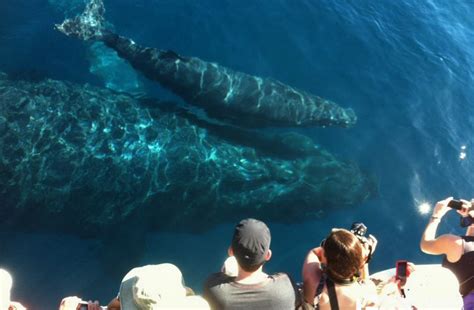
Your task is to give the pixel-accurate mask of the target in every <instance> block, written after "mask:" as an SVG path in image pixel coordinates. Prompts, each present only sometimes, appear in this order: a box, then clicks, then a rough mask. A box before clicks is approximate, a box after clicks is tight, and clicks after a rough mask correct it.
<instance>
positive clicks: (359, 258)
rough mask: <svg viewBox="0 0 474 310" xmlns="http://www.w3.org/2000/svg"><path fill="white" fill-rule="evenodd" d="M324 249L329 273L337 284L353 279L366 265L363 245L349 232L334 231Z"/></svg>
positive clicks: (326, 241)
mask: <svg viewBox="0 0 474 310" xmlns="http://www.w3.org/2000/svg"><path fill="white" fill-rule="evenodd" d="M323 248H324V255H325V256H326V260H327V264H326V265H327V266H326V267H327V273H328V275H329V276H330V277H331V278H332V280H334V281H336V282H338V281H344V280H347V279H351V278H352V277H353V276H355V275H357V273H358V271H359V269H360V268H361V267H362V266H363V264H364V257H363V248H362V244H361V242H360V241H359V239H358V238H357V237H356V236H355V235H354V234H353V233H351V232H350V231H348V230H345V229H333V231H332V232H331V233H330V234H329V236H328V237H327V238H326V240H325V241H324V245H323Z"/></svg>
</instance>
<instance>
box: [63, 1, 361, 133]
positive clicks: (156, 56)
mask: <svg viewBox="0 0 474 310" xmlns="http://www.w3.org/2000/svg"><path fill="white" fill-rule="evenodd" d="M104 12H105V9H104V5H103V3H102V0H91V1H90V2H89V3H88V4H87V6H86V9H85V11H84V12H83V13H82V14H80V15H78V16H76V17H75V18H72V19H66V20H65V21H64V22H63V23H62V24H60V25H56V28H57V29H58V30H60V31H61V32H63V33H65V34H66V35H68V36H74V37H78V38H80V39H83V40H95V41H102V42H104V43H105V44H106V45H107V46H108V47H110V48H112V49H113V50H115V51H116V52H117V54H118V55H119V56H120V57H122V58H124V59H125V60H127V61H128V62H129V63H130V64H131V65H132V66H133V68H135V69H136V70H138V71H140V72H142V73H143V75H144V76H146V77H147V78H148V79H151V80H154V81H157V82H159V83H160V84H161V85H162V86H164V87H165V88H167V89H169V90H171V91H172V92H174V93H175V94H176V95H178V96H179V97H181V98H182V99H184V100H185V101H186V102H187V103H189V104H192V105H195V106H198V107H200V108H202V109H203V110H204V111H205V112H206V113H207V114H208V115H209V116H211V117H215V118H218V119H221V120H227V121H228V122H231V123H232V124H235V125H239V126H244V127H254V128H256V127H266V126H287V127H288V126H291V127H292V126H301V127H308V126H339V127H351V126H353V125H354V124H355V122H356V120H357V117H356V115H355V113H354V111H353V110H352V109H350V108H348V109H344V108H342V107H340V106H339V105H337V104H336V103H334V102H332V101H330V100H326V99H323V98H321V97H318V96H315V95H312V94H310V93H308V92H305V91H302V90H298V89H296V88H293V87H291V86H288V85H286V84H284V83H282V82H280V81H277V80H274V79H270V78H260V77H256V76H252V75H249V74H245V73H242V72H238V71H234V70H232V69H229V68H226V67H223V66H220V65H218V64H216V63H211V62H206V61H203V60H201V59H199V58H196V57H184V56H181V55H178V54H177V53H175V52H173V51H170V50H159V49H155V48H150V47H143V46H140V45H138V44H136V43H135V42H134V41H132V40H131V39H128V38H125V37H122V36H119V35H117V34H115V33H113V32H111V31H110V30H107V29H106V28H105V26H104V24H105V20H104Z"/></svg>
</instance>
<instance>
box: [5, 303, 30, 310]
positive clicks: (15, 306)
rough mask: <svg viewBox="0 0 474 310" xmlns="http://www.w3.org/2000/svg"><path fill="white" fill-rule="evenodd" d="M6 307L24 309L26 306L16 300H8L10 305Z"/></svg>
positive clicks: (17, 309) (15, 309)
mask: <svg viewBox="0 0 474 310" xmlns="http://www.w3.org/2000/svg"><path fill="white" fill-rule="evenodd" d="M8 309H12V310H26V308H25V307H24V306H23V305H22V304H20V303H19V302H16V301H12V302H10V306H9V307H8Z"/></svg>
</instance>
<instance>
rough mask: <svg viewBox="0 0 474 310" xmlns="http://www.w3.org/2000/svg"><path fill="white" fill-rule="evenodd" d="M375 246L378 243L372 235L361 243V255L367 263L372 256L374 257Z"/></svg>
mask: <svg viewBox="0 0 474 310" xmlns="http://www.w3.org/2000/svg"><path fill="white" fill-rule="evenodd" d="M377 244H378V241H377V238H375V236H374V235H369V236H368V237H367V238H364V242H362V247H363V249H364V252H363V255H364V257H365V260H366V262H367V263H368V262H369V261H370V259H371V258H372V255H374V252H375V249H376V248H377Z"/></svg>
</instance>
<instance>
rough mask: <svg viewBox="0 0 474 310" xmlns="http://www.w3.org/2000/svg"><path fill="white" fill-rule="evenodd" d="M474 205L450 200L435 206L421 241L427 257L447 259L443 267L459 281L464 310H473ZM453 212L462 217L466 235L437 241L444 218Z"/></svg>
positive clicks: (439, 238) (447, 237) (449, 235)
mask: <svg viewBox="0 0 474 310" xmlns="http://www.w3.org/2000/svg"><path fill="white" fill-rule="evenodd" d="M473 202H474V200H473V201H471V202H469V201H467V200H460V201H456V200H453V197H448V198H446V199H444V200H440V201H438V202H437V203H436V205H435V207H434V209H433V213H432V215H431V217H430V219H429V222H428V224H427V225H426V228H425V231H424V233H423V235H422V237H421V241H420V248H421V250H422V251H423V252H424V253H427V254H431V255H444V258H443V263H442V265H443V267H445V268H447V269H449V270H451V271H452V272H453V273H454V275H455V276H456V278H457V279H458V281H459V293H460V294H461V295H462V297H463V303H464V309H474V221H473V217H474V208H473ZM453 208H455V209H458V210H457V212H458V213H459V214H460V215H461V217H462V220H461V223H462V226H465V227H467V230H466V233H465V234H464V235H455V234H444V235H441V236H438V237H436V232H437V229H438V226H439V223H440V222H441V219H442V218H443V216H444V215H445V214H446V213H448V212H449V211H450V210H452V209H453Z"/></svg>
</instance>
